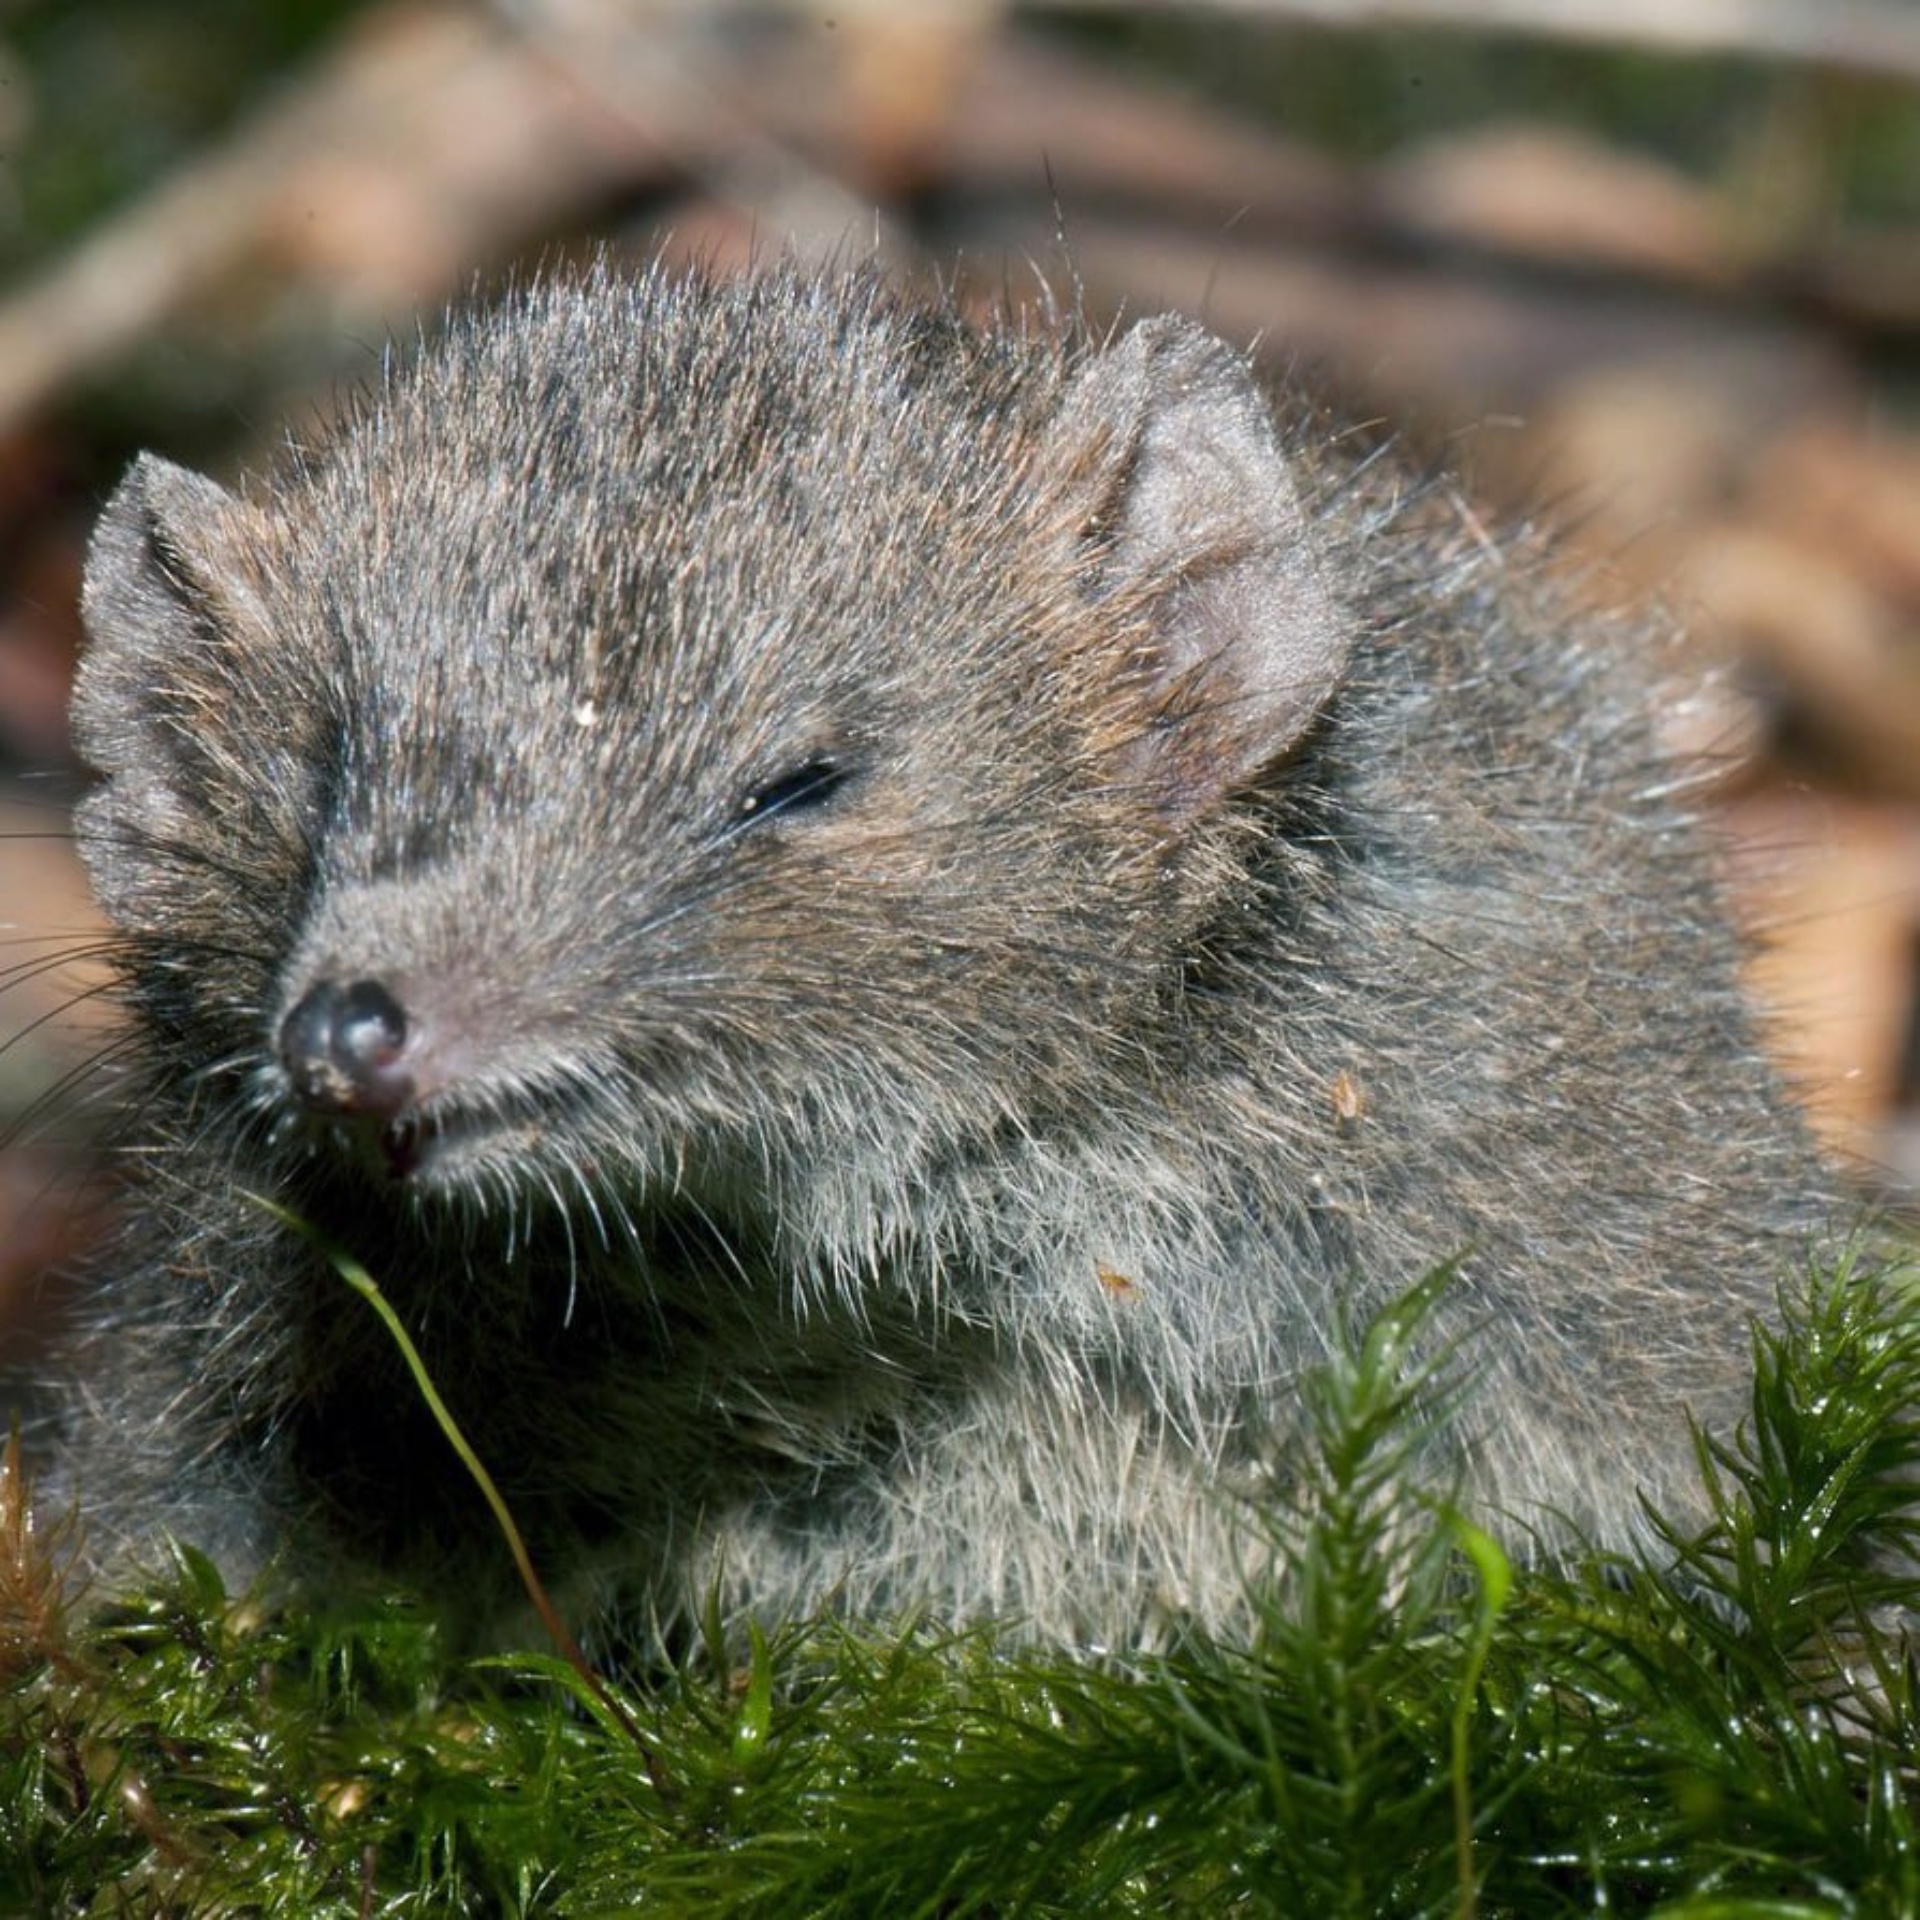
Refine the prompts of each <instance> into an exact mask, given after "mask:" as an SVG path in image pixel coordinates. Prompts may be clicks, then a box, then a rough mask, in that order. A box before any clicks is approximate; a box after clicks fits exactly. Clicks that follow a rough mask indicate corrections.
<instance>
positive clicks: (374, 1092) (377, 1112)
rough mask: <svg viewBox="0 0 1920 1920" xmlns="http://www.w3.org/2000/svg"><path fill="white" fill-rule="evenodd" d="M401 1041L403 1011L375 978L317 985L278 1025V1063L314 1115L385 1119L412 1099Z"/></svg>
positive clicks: (404, 1032)
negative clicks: (402, 1061)
mask: <svg viewBox="0 0 1920 1920" xmlns="http://www.w3.org/2000/svg"><path fill="white" fill-rule="evenodd" d="M406 1044H407V1015H406V1010H405V1008H403V1007H402V1006H401V1005H400V1003H399V1001H397V1000H396V999H395V998H394V997H393V995H392V994H391V993H389V992H388V991H387V989H386V988H385V987H384V986H382V985H381V984H380V982H379V981H378V980H356V981H354V982H353V984H352V985H351V986H342V985H341V984H340V982H339V981H337V980H322V981H321V982H320V983H319V984H318V985H317V986H314V987H310V988H309V989H308V990H307V991H306V992H305V993H304V994H302V995H301V997H300V1000H299V1002H298V1003H297V1004H296V1005H295V1007H294V1009H293V1011H292V1012H291V1013H289V1014H288V1015H287V1017H286V1019H285V1020H284V1021H282V1022H281V1025H280V1059H281V1062H282V1064H283V1065H284V1066H285V1067H286V1070H287V1075H288V1078H289V1079H291V1080H292V1082H293V1090H294V1093H295V1094H296V1095H297V1096H298V1098H299V1099H300V1100H301V1101H302V1102H303V1103H304V1104H305V1105H307V1106H309V1107H311V1108H312V1109H313V1111H314V1112H315V1113H364V1114H369V1115H371V1116H373V1117H374V1118H376V1119H382V1120H387V1119H391V1118H392V1117H393V1116H394V1115H395V1114H396V1113H398V1112H399V1111H400V1110H401V1108H402V1107H404V1106H405V1105H406V1104H407V1102H408V1101H409V1100H411V1099H412V1098H413V1076H412V1075H411V1074H410V1073H408V1072H407V1071H405V1069H404V1068H402V1066H401V1064H400V1061H401V1056H402V1053H403V1052H404V1050H405V1048H406Z"/></svg>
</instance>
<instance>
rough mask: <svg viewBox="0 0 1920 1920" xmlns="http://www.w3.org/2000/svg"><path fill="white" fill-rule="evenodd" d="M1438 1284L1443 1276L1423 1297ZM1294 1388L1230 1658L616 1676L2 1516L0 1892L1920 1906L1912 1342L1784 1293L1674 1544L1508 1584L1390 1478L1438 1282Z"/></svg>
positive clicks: (452, 1910) (190, 1900)
mask: <svg viewBox="0 0 1920 1920" xmlns="http://www.w3.org/2000/svg"><path fill="white" fill-rule="evenodd" d="M1433 1284H1434V1285H1438V1284H1441V1283H1440V1282H1435V1283H1433ZM1430 1291H1431V1289H1426V1290H1422V1292H1421V1293H1420V1294H1417V1295H1415V1296H1414V1297H1412V1298H1411V1299H1410V1300H1409V1301H1407V1302H1406V1303H1404V1304H1403V1305H1402V1306H1401V1307H1400V1308H1399V1309H1396V1310H1395V1312H1394V1313H1392V1314H1390V1315H1388V1316H1386V1317H1385V1318H1384V1319H1383V1320H1382V1321H1380V1322H1379V1323H1378V1324H1376V1325H1375V1326H1374V1327H1372V1328H1370V1329H1368V1330H1366V1331H1365V1332H1364V1333H1363V1334H1362V1335H1361V1336H1360V1337H1359V1338H1358V1339H1357V1340H1356V1342H1355V1343H1354V1346H1353V1349H1352V1352H1351V1354H1350V1356H1349V1357H1348V1358H1347V1359H1346V1360H1344V1361H1343V1362H1341V1363H1340V1364H1338V1365H1336V1366H1334V1367H1331V1368H1329V1369H1327V1370H1326V1371H1325V1372H1324V1373H1322V1374H1321V1375H1320V1376H1319V1377H1318V1378H1317V1380H1316V1381H1315V1382H1314V1385H1313V1389H1312V1393H1311V1409H1312V1415H1313V1422H1314V1431H1315V1436H1316V1446H1315V1449H1314V1451H1313V1455H1312V1458H1311V1460H1310V1462H1309V1469H1310V1470H1309V1473H1308V1482H1309V1484H1308V1485H1307V1487H1306V1488H1305V1492H1306V1494H1307V1497H1306V1498H1305V1499H1299V1500H1294V1501H1290V1502H1288V1503H1286V1504H1284V1505H1279V1504H1277V1505H1276V1507H1275V1510H1274V1511H1272V1512H1271V1513H1268V1514H1266V1515H1265V1516H1263V1519H1262V1524H1264V1525H1266V1526H1268V1527H1270V1528H1273V1529H1275V1530H1276V1531H1277V1533H1278V1534H1279V1536H1280V1538H1281V1540H1282V1543H1283V1544H1284V1545H1285V1547H1286V1548H1287V1566H1288V1572H1287V1573H1286V1575H1285V1577H1284V1579H1283V1580H1282V1581H1281V1582H1280V1583H1279V1585H1278V1587H1277V1589H1276V1590H1275V1591H1274V1592H1273V1593H1272V1594H1271V1596H1270V1597H1269V1603H1268V1604H1267V1606H1266V1607H1265V1609H1264V1621H1265V1624H1264V1627H1263V1629H1262V1631H1261V1632H1260V1633H1259V1634H1258V1635H1256V1636H1255V1638H1254V1640H1253V1643H1252V1644H1251V1645H1248V1646H1244V1647H1224V1646H1217V1645H1211V1644H1208V1643H1206V1642H1204V1641H1200V1640H1189V1641H1187V1642H1185V1643H1183V1644H1181V1645H1179V1646H1177V1647H1176V1648H1175V1649H1174V1650H1172V1651H1170V1652H1168V1653H1166V1654H1164V1655H1160V1656H1156V1657H1154V1658H1151V1659H1143V1660H1138V1661H1133V1662H1119V1661H1103V1660H1097V1659H1092V1658H1072V1657H1067V1656H1051V1657H1043V1656H1037V1655H1032V1654H1027V1653H1018V1652H1014V1651H1010V1650H1008V1649H1007V1648H1006V1647H1005V1646H1004V1645H1001V1644H998V1643H996V1641H995V1639H994V1637H993V1636H991V1635H989V1634H985V1633H980V1634H973V1635H964V1636H952V1635H945V1634H940V1633H935V1632H932V1631H929V1630H924V1629H923V1630H900V1631H894V1632H882V1631H878V1630H875V1629H871V1628H865V1627H850V1626H837V1625H832V1624H816V1625H814V1626H811V1627H796V1628H794V1629H791V1630H789V1631H785V1632H782V1633H780V1634H778V1635H776V1636H774V1637H773V1638H771V1639H762V1638H759V1637H755V1638H753V1639H752V1641H751V1643H750V1646H749V1648H748V1649H747V1651H746V1653H745V1656H744V1658H740V1657H738V1655H739V1649H738V1648H737V1647H736V1649H735V1657H729V1656H728V1655H727V1654H726V1653H725V1652H724V1651H717V1649H719V1648H720V1644H721V1636H720V1629H719V1627H718V1625H717V1623H716V1624H715V1625H714V1626H713V1627H712V1628H711V1629H710V1632H709V1641H708V1648H707V1650H706V1651H705V1652H704V1653H702V1654H700V1655H697V1656H695V1657H693V1658H691V1659H689V1661H688V1662H687V1663H686V1664H685V1666H684V1667H683V1668H681V1669H680V1670H679V1671H676V1672H673V1673H670V1674H666V1675H663V1676H659V1677H657V1678H653V1679H650V1680H647V1681H645V1682H644V1683H634V1684H630V1685H627V1686H625V1687H624V1688H623V1689H622V1690H621V1691H622V1695H623V1699H624V1704H625V1707H626V1710H627V1712H628V1713H629V1714H630V1715H631V1717H632V1720H633V1722H634V1728H635V1730H636V1731H637V1735H638V1737H637V1739H636V1737H635V1736H634V1733H632V1732H629V1731H627V1730H625V1729H623V1727H622V1726H621V1724H620V1723H619V1721H618V1720H617V1718H616V1717H614V1716H613V1715H611V1714H610V1713H609V1712H608V1711H607V1710H606V1709H605V1708H604V1706H602V1705H601V1704H600V1703H598V1702H597V1701H596V1700H595V1699H594V1697H593V1696H592V1694H591V1693H590V1692H589V1691H588V1690H587V1689H586V1688H585V1686H584V1684H583V1683H582V1682H581V1680H580V1679H579V1677H578V1676H577V1675H576V1674H575V1673H574V1672H573V1671H572V1670H571V1669H570V1668H569V1667H568V1666H567V1665H566V1664H565V1663H564V1662H563V1661H562V1660H560V1659H558V1658H557V1657H552V1656H548V1655H544V1654H528V1655H524V1656H516V1657H512V1658H506V1659H494V1660H473V1659H466V1658H454V1657H452V1656H451V1655H450V1654H449V1652H448V1651H447V1649H446V1646H445V1645H444V1643H443V1641H442V1639H441V1636H440V1635H439V1633H438V1631H437V1630H436V1627H435V1625H434V1622H433V1620H432V1619H431V1618H430V1617H429V1616H428V1615H427V1614H425V1613H424V1612H422V1611H421V1610H420V1609H418V1608H417V1607H413V1606H410V1605H407V1604H404V1603H402V1602H399V1601H391V1600H372V1599H370V1600H364V1601H357V1602H349V1601H341V1602H340V1603H338V1604H336V1605H334V1606H332V1607H329V1608H326V1609H315V1610H312V1611H301V1610H264V1609H262V1608H260V1607H257V1606H254V1605H251V1604H249V1603H247V1602H245V1601H237V1600H235V1599H234V1598H232V1597H230V1596H229V1595H228V1594H227V1593H226V1592H225V1591H224V1589H223V1587H222V1585H221V1582H220V1579H219V1577H218V1575H217V1573H216V1572H215V1570H214V1569H213V1568H212V1567H211V1566H209V1565H208V1564H207V1563H206V1562H205V1561H204V1560H202V1559H199V1558H197V1557H195V1556H194V1555H192V1554H190V1553H183V1554H182V1555H181V1556H180V1559H179V1564H178V1568H177V1570H176V1572H175V1574H174V1576H173V1577H172V1578H171V1579H170V1580H169V1581H168V1582H166V1583H164V1584H163V1585H161V1586H159V1587H156V1588H155V1589H154V1590H153V1591H150V1592H146V1593H142V1594H137V1595H129V1596H125V1597H124V1598H123V1599H122V1600H121V1602H120V1603H119V1604H117V1605H115V1606H113V1607H112V1608H110V1609H107V1610H106V1611H104V1612H102V1611H100V1610H99V1609H98V1608H97V1607H89V1608H86V1609H83V1608H81V1607H79V1606H77V1605H75V1604H73V1602H72V1600H71V1599H70V1598H64V1597H62V1596H61V1595H60V1593H59V1590H58V1582H57V1576H56V1572H55V1568H56V1565H57V1561H58V1543H57V1542H55V1543H51V1544H50V1543H47V1542H45V1541H43V1540H42V1539H41V1538H40V1537H39V1536H37V1535H35V1534H33V1533H32V1532H31V1531H29V1530H28V1528H27V1526H26V1524H25V1513H24V1509H23V1505H22V1502H21V1500H20V1497H19V1485H18V1477H17V1470H14V1471H13V1472H11V1473H10V1474H9V1476H8V1477H7V1479H6V1482H5V1485H4V1488H0V1493H4V1498H3V1499H0V1587H3V1588H4V1615H0V1679H4V1691H3V1692H0V1912H6V1913H9V1914H12V1913H16V1912H17V1913H21V1914H31V1915H41V1914H44V1915H55V1914H59V1915H73V1914H89V1915H90V1914H122V1913H128V1912H132V1913H157V1912H165V1913H170V1914H171V1913H182V1914H188V1913H191V1914H202V1913H219V1914H233V1913H246V1914H262V1915H277V1914H286V1915H290V1916H291V1915H301V1916H325V1915H333V1914H339V1915H342V1916H355V1915H359V1914H362V1913H369V1914H410V1915H411V1914H475V1915H480V1914H486V1915H492V1914H528V1915H532V1914H553V1915H588V1914H609V1913H629V1912H647V1913H652V1912H660V1913H669V1914H676V1913H719V1914H754V1915H795V1916H801V1915H804V1916H809V1920H812V1917H814V1916H822V1915H834V1914H845V1915H873V1914H887V1915H889V1916H894V1915H899V1916H912V1915H927V1916H932V1915H941V1916H954V1915H964V1914H978V1915H988V1914H991V1915H1006V1914H1023V1915H1068V1914H1086V1915H1093V1914H1099V1915H1128V1914H1139V1915H1149V1914H1152V1915H1162V1914H1184V1913H1191V1914H1198V1915H1216V1914H1230V1913H1248V1914H1264V1913H1274V1914H1306V1913H1311V1914H1314V1915H1316V1916H1321V1915H1327V1916H1334V1915H1377V1914H1393V1915H1396V1916H1411V1915H1421V1914H1449V1915H1462V1914H1467V1913H1476V1912H1477V1913H1479V1914H1482V1915H1499V1914H1527V1915H1534V1914H1541V1915H1544V1914H1559V1913H1590V1912H1595V1911H1606V1912H1616V1913H1649V1912H1655V1911H1657V1912H1660V1913H1662V1914H1668V1915H1681V1914H1686V1915H1705V1914H1713V1915H1734V1914H1754V1915H1760V1914H1765V1915H1773V1916H1781V1915H1789V1914H1791V1915H1802V1914H1828V1913H1859V1914H1884V1913H1893V1912H1902V1911H1913V1910H1915V1909H1916V1908H1917V1907H1920V1833H1916V1831H1915V1827H1916V1816H1915V1803H1914V1796H1913V1793H1912V1784H1913V1783H1912V1778H1911V1762H1912V1757H1913V1754H1914V1750H1915V1740H1916V1734H1917V1733H1920V1715H1917V1714H1916V1709H1915V1700H1914V1689H1913V1685H1912V1681H1911V1678H1910V1676H1909V1674H1908V1672H1907V1670H1906V1668H1905V1666H1904V1664H1903V1663H1902V1661H1901V1658H1900V1656H1899V1651H1898V1646H1897V1642H1896V1641H1895V1640H1894V1638H1893V1637H1892V1635H1891V1632H1890V1631H1889V1627H1890V1623H1891V1622H1892V1621H1894V1620H1895V1619H1896V1618H1897V1617H1898V1614H1899V1610H1900V1609H1901V1608H1902V1607H1903V1606H1904V1605H1905V1604H1906V1603H1907V1602H1908V1601H1909V1599H1910V1597H1911V1585H1910V1582H1909V1581H1908V1580H1907V1578H1906V1577H1905V1576H1904V1575H1902V1574H1900V1573H1899V1572H1898V1571H1896V1570H1893V1569H1895V1568H1897V1565H1898V1563H1899V1561H1900V1560H1901V1559H1902V1558H1904V1557H1908V1556H1910V1555H1911V1551H1912V1547H1913V1543H1914V1542H1913V1535H1914V1521H1913V1519H1912V1517H1911V1515H1910V1513H1909V1511H1908V1498H1909V1495H1908V1488H1909V1485H1910V1483H1911V1479H1912V1476H1913V1474H1914V1472H1915V1469H1916V1467H1920V1415H1917V1414H1916V1408H1917V1407H1920V1333H1917V1332H1916V1330H1915V1329H1914V1328H1913V1327H1911V1326H1909V1324H1908V1322H1907V1311H1908V1306H1907V1302H1906V1300H1905V1298H1904V1297H1903V1294H1902V1292H1901V1290H1900V1288H1899V1287H1898V1285H1897V1284H1896V1283H1894V1282H1891V1281H1887V1280H1882V1279H1873V1278H1862V1277H1854V1276H1848V1275H1842V1276H1840V1277H1838V1278H1836V1279H1831V1280H1824V1281H1822V1282H1820V1283H1819V1284H1817V1285H1815V1286H1813V1287H1812V1288H1810V1289H1809V1290H1808V1291H1807V1293H1806V1296H1805V1300H1804V1302H1803V1304H1801V1305H1800V1306H1799V1308H1798V1309H1797V1311H1795V1312H1794V1313H1793V1314H1792V1315H1791V1316H1790V1323H1789V1325H1788V1327H1787V1330H1786V1332H1785V1333H1784V1334H1783V1335H1781V1336H1779V1337H1773V1336H1767V1337H1763V1338H1762V1339H1761V1341H1760V1342H1759V1345H1758V1354H1757V1360H1758V1364H1757V1368H1756V1385H1755V1390H1754V1399H1753V1417H1752V1420H1751V1423H1750V1425H1749V1427H1748V1429H1747V1430H1746V1431H1745V1433H1743V1435H1741V1436H1740V1437H1739V1438H1738V1439H1737V1440H1736V1441H1735V1442H1733V1443H1732V1444H1730V1445H1726V1446H1712V1447H1708V1446H1704V1445H1703V1448H1702V1470H1703V1472H1704V1473H1705V1474H1706V1475H1707V1476H1708V1480H1709V1484H1710V1486H1711V1488H1712V1492H1713V1498H1714V1510H1715V1515H1716V1518H1715V1520H1714V1522H1713V1524H1712V1525H1711V1526H1710V1527H1709V1528H1708V1529H1707V1530H1706V1531H1705V1532H1703V1533H1701V1534H1698V1535H1694V1536H1686V1537H1681V1536H1678V1535H1671V1534H1670V1538H1671V1541H1672V1546H1673V1552H1672V1554H1671V1556H1667V1555H1662V1554H1659V1553H1656V1554H1653V1555H1651V1556H1649V1558H1648V1562H1647V1563H1646V1564H1638V1565H1627V1564H1621V1563H1617V1562H1600V1561H1598V1560H1596V1561H1594V1562H1593V1563H1592V1564H1589V1565H1587V1566H1584V1567H1580V1568H1576V1569H1574V1570H1573V1571H1572V1572H1571V1573H1567V1574H1555V1573H1549V1572H1544V1571H1533V1570H1520V1571H1514V1570H1511V1569H1509V1568H1507V1566H1506V1564H1505V1563H1504V1561H1503V1560H1501V1559H1500V1557H1499V1555H1498V1553H1497V1551H1495V1550H1493V1549H1492V1548H1491V1547H1490V1545H1489V1543H1488V1542H1486V1541H1485V1539H1484V1538H1483V1537H1482V1536H1480V1535H1478V1534H1477V1533H1476V1532H1474V1531H1473V1530H1472V1529H1471V1528H1469V1527H1467V1526H1466V1525H1465V1523H1464V1522H1462V1521H1460V1520H1459V1519H1458V1518H1457V1516H1455V1515H1454V1514H1453V1513H1452V1512H1451V1511H1450V1510H1449V1509H1448V1507H1447V1506H1446V1505H1445V1503H1443V1502H1436V1501H1434V1500H1432V1499H1430V1498H1424V1497H1416V1496H1414V1495H1412V1494H1409V1493H1407V1492H1406V1491H1405V1487H1406V1484H1407V1482H1406V1476H1405V1475H1404V1474H1403V1473H1402V1471H1401V1469H1402V1465H1403V1462H1404V1459H1405V1456H1406V1453H1407V1451H1408V1449H1409V1447H1410V1446H1411V1445H1412V1444H1414V1442H1415V1440H1416V1437H1417V1435H1418V1432H1419V1429H1420V1427H1421V1425H1422V1423H1423V1421H1424V1420H1426V1419H1428V1418H1429V1417H1431V1414H1432V1412H1433V1406H1432V1398H1433V1392H1432V1388H1431V1386H1430V1383H1429V1382H1428V1380H1427V1379H1426V1378H1425V1377H1424V1376H1423V1374H1422V1372H1421V1369H1420V1367H1419V1366H1418V1365H1417V1364H1416V1363H1415V1362H1413V1361H1412V1360H1411V1358H1410V1356H1411V1355H1412V1354H1413V1353H1414V1351H1415V1350H1416V1340H1415V1335H1416V1333H1417V1330H1418V1327H1419V1324H1420V1319H1421V1315H1422V1313H1423V1312H1424V1309H1425V1305H1426V1300H1427V1296H1428V1293H1429V1292H1430Z"/></svg>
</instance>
